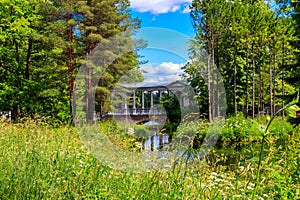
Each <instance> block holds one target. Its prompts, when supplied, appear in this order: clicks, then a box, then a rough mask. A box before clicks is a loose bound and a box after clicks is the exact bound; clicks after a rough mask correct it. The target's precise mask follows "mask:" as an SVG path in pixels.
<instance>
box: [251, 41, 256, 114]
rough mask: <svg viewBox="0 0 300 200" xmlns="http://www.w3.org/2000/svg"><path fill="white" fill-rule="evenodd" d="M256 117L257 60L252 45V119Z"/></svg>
mask: <svg viewBox="0 0 300 200" xmlns="http://www.w3.org/2000/svg"><path fill="white" fill-rule="evenodd" d="M254 117H255V60H254V44H252V118H253V119H254Z"/></svg>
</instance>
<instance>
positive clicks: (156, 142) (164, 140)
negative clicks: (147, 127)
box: [142, 132, 169, 151]
mask: <svg viewBox="0 0 300 200" xmlns="http://www.w3.org/2000/svg"><path fill="white" fill-rule="evenodd" d="M168 144H169V136H168V135H165V134H164V135H163V134H157V133H156V132H153V133H151V134H150V135H149V136H148V138H147V140H146V141H145V142H143V144H142V150H146V151H154V150H160V149H162V148H163V146H164V145H168Z"/></svg>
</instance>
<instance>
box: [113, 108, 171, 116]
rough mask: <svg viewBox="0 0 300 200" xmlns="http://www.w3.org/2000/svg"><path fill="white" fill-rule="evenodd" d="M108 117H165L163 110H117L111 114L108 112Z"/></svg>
mask: <svg viewBox="0 0 300 200" xmlns="http://www.w3.org/2000/svg"><path fill="white" fill-rule="evenodd" d="M107 114H108V115H166V112H165V110H164V109H159V108H150V109H149V108H144V109H142V108H129V109H117V110H114V111H113V112H108V113H107Z"/></svg>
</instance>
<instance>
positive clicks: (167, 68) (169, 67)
mask: <svg viewBox="0 0 300 200" xmlns="http://www.w3.org/2000/svg"><path fill="white" fill-rule="evenodd" d="M183 66H184V63H181V64H177V63H173V62H163V63H161V64H159V65H152V64H149V65H144V66H142V67H141V69H142V70H144V71H145V72H146V73H145V74H144V76H145V82H147V83H167V82H173V81H176V80H180V79H181V77H180V74H183V70H182V69H181V68H182V67H183Z"/></svg>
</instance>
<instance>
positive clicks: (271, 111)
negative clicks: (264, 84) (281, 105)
mask: <svg viewBox="0 0 300 200" xmlns="http://www.w3.org/2000/svg"><path fill="white" fill-rule="evenodd" d="M272 62H273V56H272V51H270V115H271V116H273V87H272V86H273V80H272V78H273V77H272V72H273V69H272V64H273V63H272Z"/></svg>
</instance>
